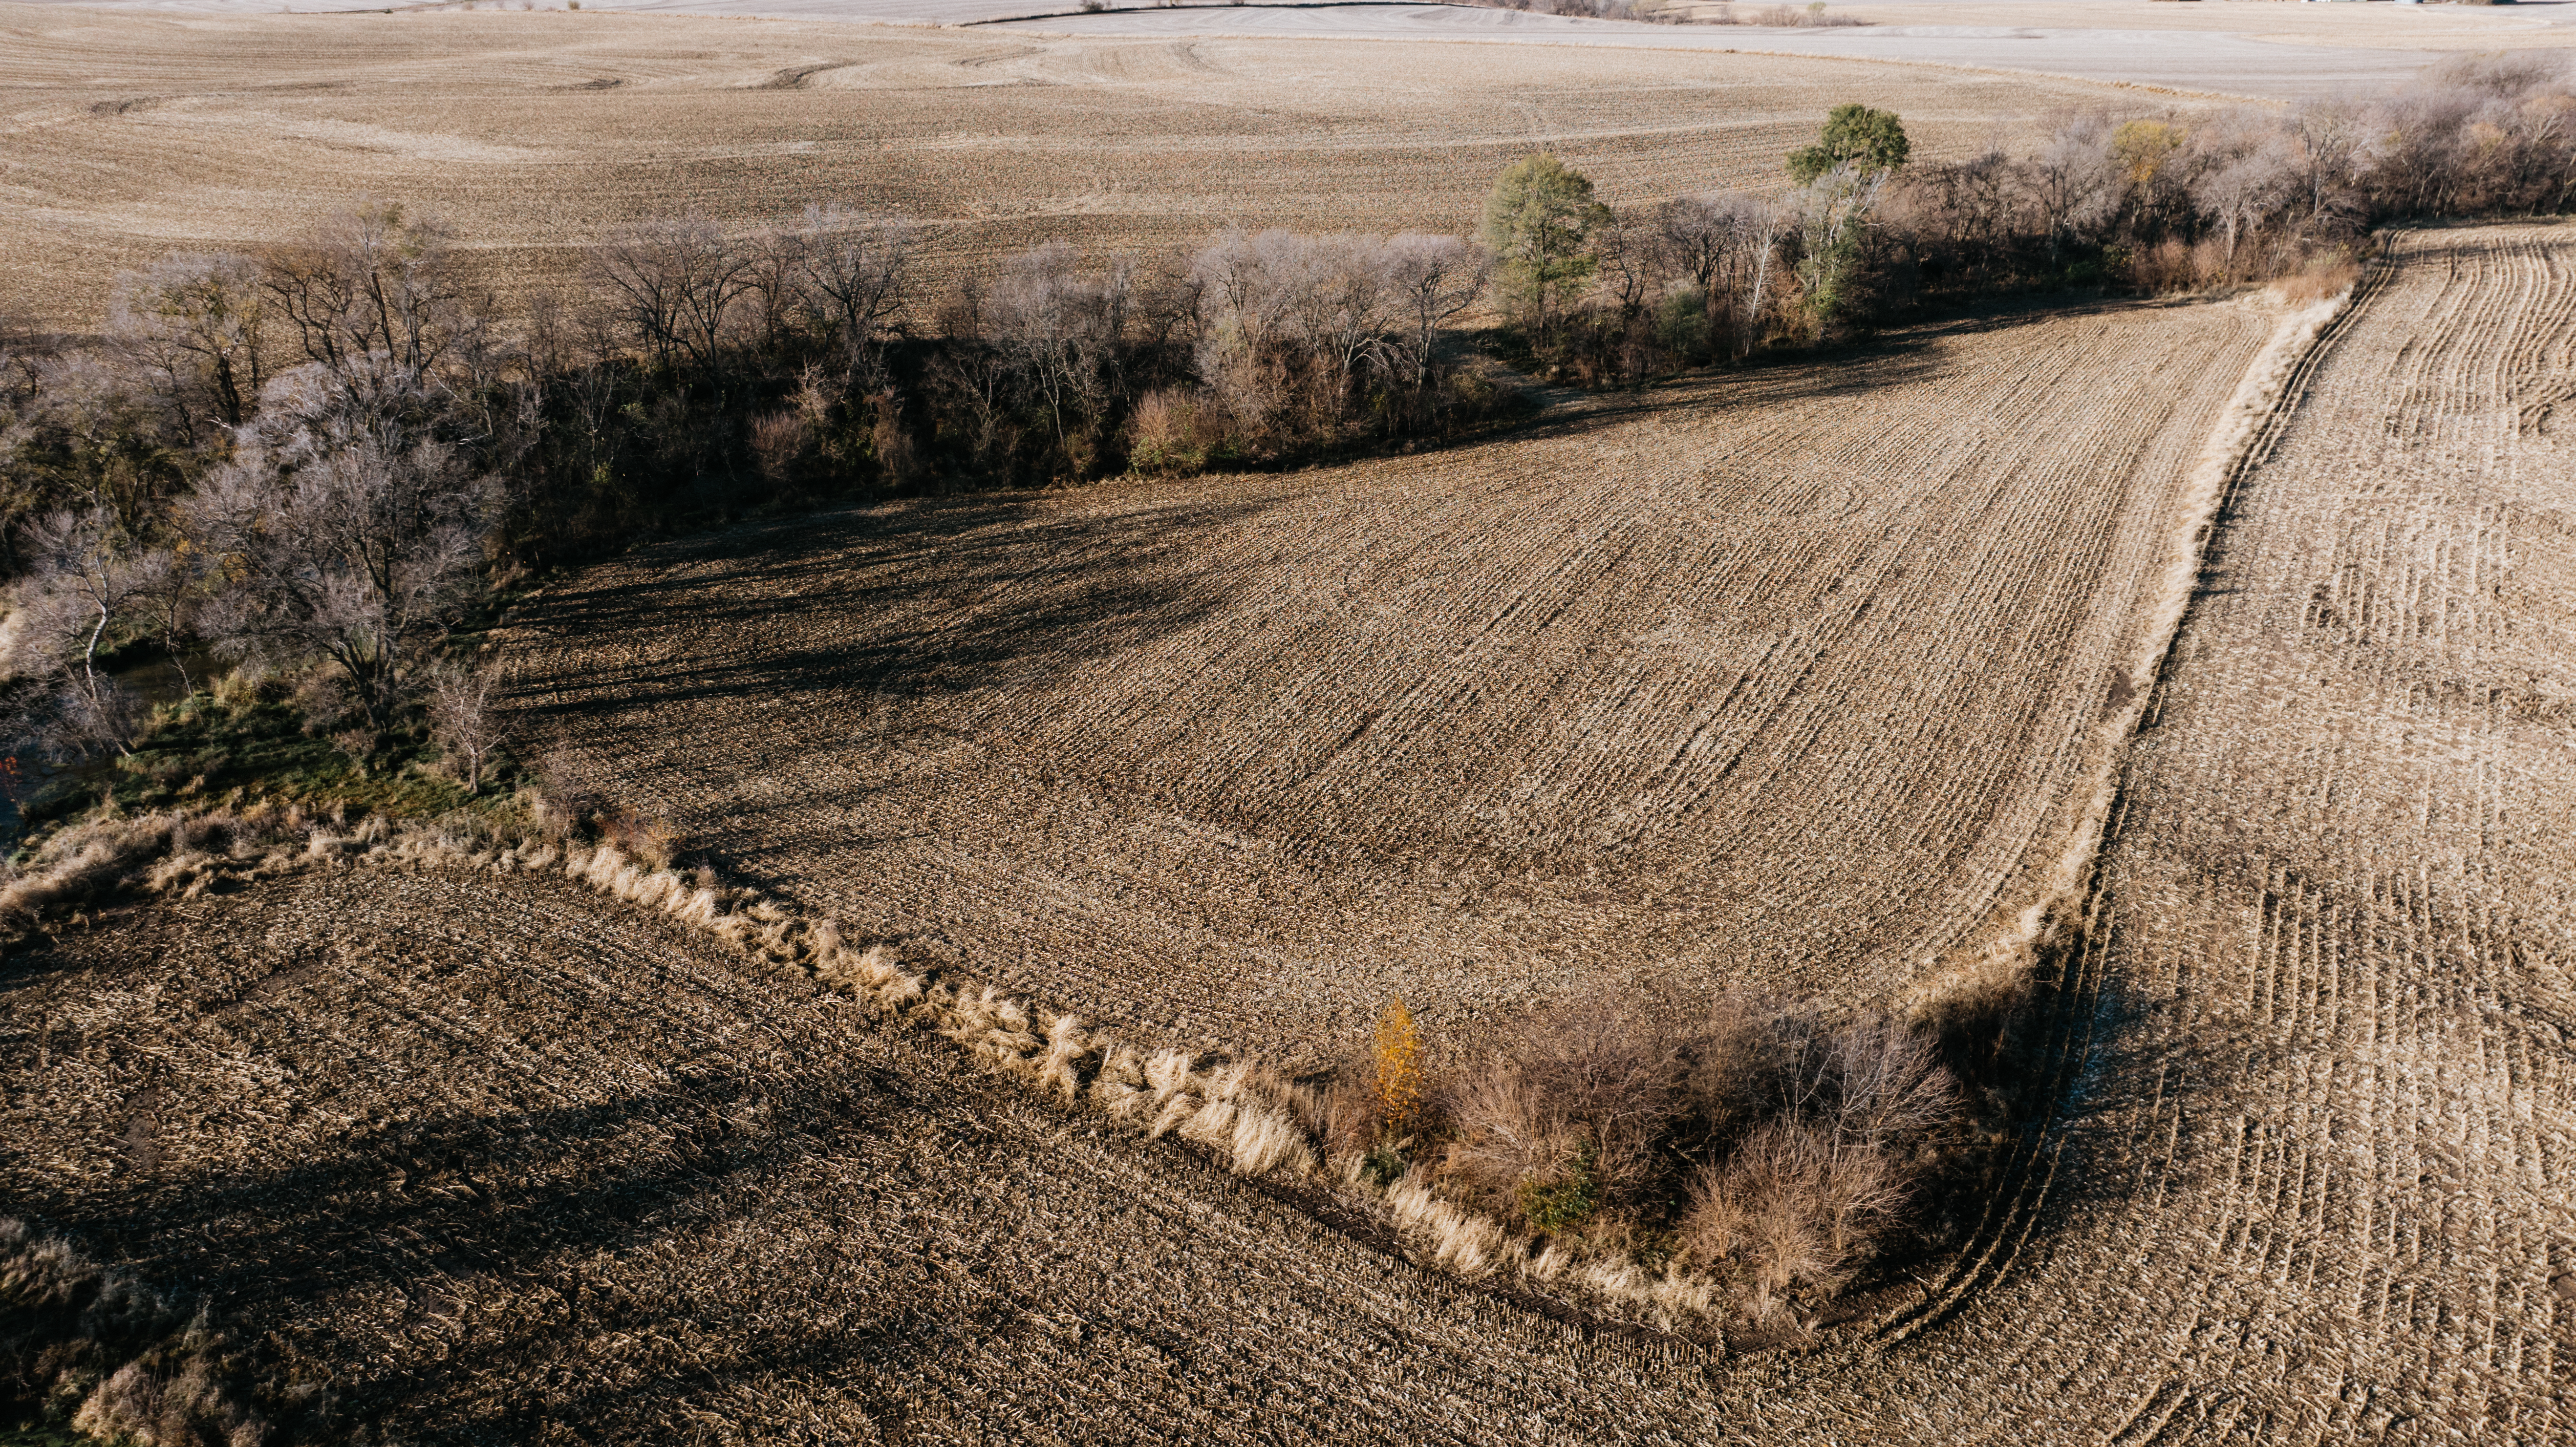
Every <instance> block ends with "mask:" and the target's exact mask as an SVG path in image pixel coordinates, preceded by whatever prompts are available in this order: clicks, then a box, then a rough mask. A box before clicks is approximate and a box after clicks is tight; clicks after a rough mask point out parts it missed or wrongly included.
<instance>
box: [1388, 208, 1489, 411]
mask: <svg viewBox="0 0 2576 1447" xmlns="http://www.w3.org/2000/svg"><path fill="white" fill-rule="evenodd" d="M1386 266H1387V286H1388V288H1389V289H1390V290H1391V291H1393V292H1394V293H1395V295H1396V297H1397V298H1398V300H1399V305H1400V307H1401V310H1402V312H1403V315H1404V318H1405V321H1406V323H1407V328H1408V330H1409V332H1410V333H1411V335H1410V337H1409V338H1408V341H1407V347H1406V350H1407V351H1408V352H1409V353H1410V357H1409V360H1410V361H1411V362H1412V363H1413V387H1414V390H1415V391H1420V390H1422V389H1423V388H1425V387H1428V386H1430V385H1431V344H1432V338H1433V336H1434V334H1435V333H1437V332H1438V330H1439V328H1440V324H1441V323H1443V322H1445V321H1447V320H1449V319H1450V318H1451V317H1454V316H1456V315H1457V314H1458V313H1460V312H1462V311H1465V310H1466V309H1467V308H1468V307H1470V306H1473V305H1475V302H1476V298H1477V297H1479V296H1482V295H1483V294H1484V291H1485V277H1486V275H1487V274H1488V273H1489V272H1490V271H1491V270H1492V261H1491V259H1490V258H1488V257H1487V256H1486V255H1485V253H1484V250H1483V248H1481V247H1478V246H1476V245H1474V244H1473V243H1471V242H1469V241H1467V240H1465V239H1464V238H1462V237H1456V236H1425V235H1422V234H1421V233H1419V232H1406V233H1404V234H1402V235H1399V236H1395V237H1391V238H1389V239H1388V241H1387V243H1386Z"/></svg>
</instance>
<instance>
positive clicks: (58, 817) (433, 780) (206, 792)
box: [25, 688, 518, 835]
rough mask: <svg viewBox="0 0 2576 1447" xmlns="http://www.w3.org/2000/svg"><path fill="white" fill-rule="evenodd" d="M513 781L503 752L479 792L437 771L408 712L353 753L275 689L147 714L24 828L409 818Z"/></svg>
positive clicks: (490, 800) (40, 802)
mask: <svg viewBox="0 0 2576 1447" xmlns="http://www.w3.org/2000/svg"><path fill="white" fill-rule="evenodd" d="M517 782H518V779H517V771H516V770H515V768H514V767H513V766H512V765H511V764H510V762H509V761H507V760H506V759H500V760H495V761H494V763H493V765H492V766H488V767H486V769H485V770H484V785H483V794H482V797H481V798H480V799H477V798H476V797H475V796H473V795H471V794H469V793H467V792H466V789H465V786H464V785H463V784H462V783H460V782H458V781H457V780H456V779H454V778H453V777H451V776H450V775H449V774H448V773H447V772H446V771H445V770H444V769H442V768H441V767H439V751H438V748H437V746H436V745H434V744H432V743H431V742H430V741H429V731H428V728H427V727H426V725H425V724H424V723H422V722H421V721H420V720H418V719H413V720H408V721H406V722H405V724H404V725H403V726H402V727H400V728H397V729H395V730H393V731H391V732H388V733H386V734H384V735H382V736H380V737H379V738H378V739H377V740H376V743H375V747H374V748H372V749H371V750H369V751H368V752H367V753H366V755H365V757H364V758H363V759H362V758H360V757H358V756H356V755H353V754H352V753H350V752H349V751H348V750H347V749H344V748H343V747H342V746H341V745H340V744H339V743H337V742H334V740H333V739H332V738H331V737H329V736H327V735H321V734H315V733H309V732H307V731H306V728H305V724H304V720H303V718H302V716H301V715H300V713H299V712H298V711H297V709H296V708H295V707H294V706H293V704H291V703H290V702H288V701H287V700H286V699H285V698H284V697H282V696H281V695H280V691H278V690H276V689H274V688H267V689H260V690H231V689H228V690H226V696H224V697H217V696H215V695H209V694H206V693H199V694H195V695H193V696H191V697H189V698H187V699H184V700H182V701H180V702H178V703H175V704H166V705H163V706H161V707H159V708H156V709H154V710H153V713H152V721H151V723H150V725H149V726H148V727H147V728H146V729H145V730H144V733H143V736H142V737H141V738H140V739H139V740H137V741H136V743H135V745H134V749H133V751H132V752H131V753H129V754H126V755H125V756H123V757H121V758H118V759H116V760H114V761H113V762H112V763H110V764H108V765H105V766H101V767H94V768H90V769H84V770H81V771H79V772H77V773H72V774H67V775H65V776H63V777H62V778H60V779H57V780H55V781H54V782H53V783H51V784H48V785H47V786H46V787H45V788H44V789H43V790H42V791H40V792H39V793H38V794H37V796H36V797H35V798H33V799H31V800H29V801H28V802H27V805H26V810H25V819H26V823H27V828H28V831H29V833H30V834H31V835H33V834H35V833H39V832H43V831H45V830H46V829H48V828H49V827H50V826H54V825H58V824H61V823H64V822H67V821H69V820H71V819H73V818H76V817H79V816H80V815H82V814H85V813H87V812H89V811H91V810H93V809H100V808H107V809H113V810H116V811H119V812H124V813H145V812H152V811H158V810H168V809H203V808H213V807H218V806H220V807H226V808H240V807H247V806H251V805H257V804H262V803H277V804H300V805H303V806H304V807H305V808H307V809H323V810H328V809H333V808H339V809H344V810H345V811H346V812H347V813H348V814H349V815H350V816H351V817H358V818H363V817H366V816H369V815H375V814H384V815H388V816H391V817H395V818H420V817H427V816H433V815H441V814H449V813H453V812H455V811H457V810H462V809H472V808H477V807H493V806H497V805H498V804H499V802H500V801H502V800H506V799H507V798H508V797H509V795H510V793H511V791H512V789H513V788H514V787H515V786H516V784H517Z"/></svg>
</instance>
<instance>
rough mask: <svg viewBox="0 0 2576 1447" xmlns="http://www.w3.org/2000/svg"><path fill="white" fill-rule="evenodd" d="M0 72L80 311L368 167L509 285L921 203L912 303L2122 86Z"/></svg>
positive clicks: (676, 47) (1763, 177) (29, 172)
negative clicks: (590, 250)
mask: <svg viewBox="0 0 2576 1447" xmlns="http://www.w3.org/2000/svg"><path fill="white" fill-rule="evenodd" d="M0 97H5V99H6V105H5V110H6V115H5V118H0V156H5V161H4V162H0V234H5V235H7V236H8V237H9V238H10V241H11V251H10V255H11V260H12V263H13V264H12V266H11V267H10V268H9V269H8V270H7V271H6V273H5V274H0V313H18V314H22V315H24V316H25V317H27V318H29V319H32V320H35V321H38V322H41V323H46V324H50V325H54V326H60V327H67V328H72V329H78V330H87V329H90V328H94V327H96V326H98V325H99V324H100V322H101V321H102V320H103V319H104V318H105V316H106V311H107V302H108V292H109V288H110V284H111V282H112V281H113V278H114V275H115V273H116V271H117V270H118V269H119V268H125V267H134V266H139V265H141V264H144V263H146V262H148V261H151V260H154V259H156V258H158V257H160V256H162V255H164V254H166V253H168V252H171V251H180V250H205V249H212V248H222V247H234V246H243V245H249V244H254V243H259V242H265V241H276V240H281V239H285V238H288V237H292V236H297V235H300V234H302V233H303V232H305V231H306V230H308V229H309V228H310V227H311V226H312V225H313V224H314V223H315V222H316V221H317V220H318V219H319V218H321V217H323V216H325V215H327V214H330V213H332V212H334V211H337V210H339V209H341V208H343V207H345V206H347V205H348V204H349V203H350V201H351V200H352V199H353V198H355V197H356V196H358V195H360V194H362V193H372V194H374V195H377V196H382V197H388V198H392V199H396V200H400V201H403V202H406V203H409V204H412V205H415V206H419V207H426V208H429V209H430V210H432V211H435V212H438V213H441V214H443V215H445V216H446V217H447V218H448V220H449V221H450V222H451V223H453V225H454V226H455V228H456V231H457V233H458V235H459V236H460V238H461V239H462V240H463V241H464V243H465V244H467V245H469V246H471V247H474V248H476V249H477V250H479V251H481V252H482V253H483V254H484V255H485V256H486V257H488V259H489V262H490V265H491V271H492V275H493V277H494V281H495V284H496V285H499V286H502V287H504V288H511V287H521V286H526V285H529V284H532V283H537V282H543V281H546V280H549V279H561V278H564V277H566V276H568V275H569V274H570V273H571V271H572V270H573V269H574V268H575V266H576V265H577V264H578V260H579V253H578V251H577V250H576V248H578V247H580V246H584V245H587V244H590V243H593V242H596V241H598V240H600V239H602V238H603V237H605V236H606V235H608V234H609V233H610V232H612V231H613V230H614V229H615V228H616V227H618V226H619V225H622V224H624V223H627V222H630V221H634V220H636V219H639V218H642V217H646V216H667V215H672V214H675V213H679V212H684V211H687V210H689V209H691V208H697V209H702V210H704V211H706V212H707V213H709V214H711V215H714V216H716V217H718V218H721V219H723V220H725V221H727V222H731V223H740V224H752V223H758V222H766V221H771V220H776V219H778V218H779V217H780V216H781V215H782V214H783V213H787V212H790V211H793V210H794V209H796V208H798V207H801V206H802V205H804V204H806V203H807V202H811V201H818V200H838V201H842V202H846V203H849V204H851V205H855V206H860V207H868V208H891V209H896V210H902V211H906V212H909V213H911V214H913V215H915V216H917V217H920V218H922V219H923V220H924V221H925V222H927V223H929V234H928V236H927V238H926V240H927V244H928V248H929V253H930V255H929V266H928V274H927V275H926V277H925V281H926V282H927V283H928V292H929V294H928V295H926V296H925V301H926V302H927V301H935V299H936V293H937V292H938V291H940V290H941V289H943V288H945V287H946V286H947V285H948V283H949V282H950V281H952V280H953V279H954V278H955V276H957V275H958V274H959V273H960V272H961V271H962V270H963V269H966V268H970V267H976V266H981V265H983V264H985V263H988V262H990V261H991V260H993V259H994V258H995V257H997V256H999V255H1001V254H1003V253H1006V252H1008V251H1012V250H1016V249H1019V248H1023V247H1027V246H1030V245H1034V244H1037V243H1039V242H1044V241H1050V240H1057V239H1062V240H1067V241H1071V242H1073V243H1075V244H1077V245H1081V246H1086V247H1139V248H1152V247H1162V246H1196V245H1198V244H1200V243H1201V242H1203V241H1204V240H1205V239H1206V238H1207V236H1209V235H1210V234H1211V233H1213V232H1215V231H1218V230H1221V229H1222V228H1223V227H1224V226H1225V225H1226V224H1228V223H1229V222H1235V221H1240V222H1242V223H1244V224H1246V225H1248V226H1254V227H1260V226H1270V225H1283V226H1294V227H1300V228H1304V229H1308V230H1320V231H1332V230H1349V229H1361V230H1377V231H1387V230H1400V229H1404V228H1407V227H1414V228H1428V229H1434V230H1441V231H1460V230H1466V229H1469V228H1472V227H1473V226H1474V224H1475V222H1476V220H1477V218H1478V217H1479V216H1480V215H1481V214H1482V213H1481V210H1480V208H1481V206H1482V203H1483V197H1484V192H1485V189H1486V188H1487V187H1488V186H1489V185H1490V184H1491V183H1492V180H1493V177H1494V175H1495V173H1496V172H1498V171H1500V170H1501V169H1502V168H1503V167H1504V166H1505V165H1507V164H1509V163H1510V162H1511V161H1512V160H1514V159H1516V158H1517V157H1519V156H1520V155H1521V154H1523V153H1525V152H1527V151H1529V150H1531V149H1533V148H1535V147H1538V146H1541V145H1550V144H1552V145H1554V146H1556V147H1557V148H1558V149H1559V150H1560V151H1561V152H1562V153H1563V154H1564V155H1565V156H1566V157H1567V159H1568V160H1569V161H1571V162H1573V163H1575V164H1577V165H1579V166H1581V167H1582V168H1584V169H1585V170H1586V171H1588V172H1589V173H1590V174H1591V175H1592V176H1593V177H1594V178H1595V179H1596V180H1597V181H1599V182H1600V184H1601V187H1602V194H1603V196H1604V198H1605V199H1607V200H1610V201H1613V202H1617V203H1622V204H1625V203H1630V202H1637V201H1646V200H1651V199H1656V198H1660V197H1664V196H1669V195H1673V194H1676V193H1678V192H1683V191H1691V190H1700V189H1705V188H1708V187H1713V186H1780V187H1785V185H1786V183H1787V177H1786V174H1785V172H1784V171H1783V170H1782V169H1781V157H1782V156H1783V155H1784V154H1786V153H1787V152H1788V151H1789V150H1790V149H1791V148H1792V147H1795V146H1798V145H1802V144H1805V143H1806V142H1808V141H1810V140H1812V139H1813V138H1814V135H1815V130H1816V127H1817V125H1818V124H1819V123H1820V121H1821V118H1822V117H1823V115H1824V114H1825V112H1826V111H1827V110H1828V109H1830V108H1831V107H1832V106H1834V105H1835V104H1837V103H1839V102H1843V101H1849V100H1865V101H1867V102H1869V103H1871V104H1873V105H1879V106H1888V107H1893V108H1894V109H1896V110H1898V111H1900V112H1902V113H1903V115H1904V116H1905V120H1906V125H1907V127H1908V130H1909V132H1910V133H1911V134H1912V136H1913V138H1914V145H1915V153H1916V154H1917V155H1918V156H1928V157H1932V158H1936V159H1939V158H1959V157H1964V156H1966V155H1968V154H1971V153H1972V152H1973V151H1975V150H1977V149H1978V148H1981V147H1982V146H1983V145H1984V144H1985V143H1986V142H1987V140H1988V139H1989V138H1990V137H1991V136H1993V135H1994V134H1995V131H1996V127H1997V126H1998V125H1999V124H2000V125H2002V126H2003V127H2004V129H2005V133H2006V134H2007V136H2010V135H2012V134H2014V130H2015V127H2017V126H2020V125H2022V124H2024V123H2027V122H2031V121H2034V120H2036V119H2038V118H2040V117H2043V116H2045V115H2047V114H2048V113H2050V112H2052V111H2058V110H2065V109H2073V108H2081V107H2086V106H2093V105H2098V104H2105V103H2108V104H2112V105H2117V106H2128V107H2136V106H2139V105H2142V104H2148V103H2150V102H2151V98H2145V97H2140V96H2137V95H2133V94H2127V93H2123V92H2117V91H2110V90H2106V89H2103V88H2101V87H2095V86H2086V85H2081V84H2076V83H2071V82H2054V81H2043V80H2031V79H2027V78H2017V77H2001V76H1982V77H1962V76H1959V75H1957V74H1954V73H1951V72H1945V71H1937V70H1923V71H1916V70H1907V69H1901V68H1890V67H1886V66H1880V65H1868V64H1851V63H1846V62H1840V61H1810V60H1795V59H1781V58H1775V57H1761V56H1730V55H1713V54H1691V55H1680V54H1675V55H1664V54H1649V53H1645V52H1636V51H1612V52H1595V51H1591V50H1570V51H1549V50H1534V49H1527V48H1520V47H1476V48H1473V49H1463V50H1462V49H1457V48H1453V47H1441V48H1437V49H1423V48H1420V47H1413V46H1391V45H1386V44H1381V43H1332V42H1304V41H1300V42H1288V41H1274V40H1250V41H1211V42H1193V41H1174V40H1161V41H1157V40H1126V41H1121V40H1107V41H1070V40H1053V39H1044V38H1030V37H1024V36H1015V35H1000V34H995V33H992V32H990V31H962V32H951V31H933V30H922V29H893V28H882V27H873V26H851V25H839V24H829V23H819V24H789V23H770V22H761V23H755V22H750V21H726V20H712V19H696V18H683V17H651V16H620V15H605V14H591V13H588V12H584V13H582V14H578V15H575V14H565V13H561V12H556V13H551V14H548V13H537V14H516V13H513V14H497V13H492V12H488V11H486V12H478V13H475V14H443V15H374V14H369V15H337V16H308V15H263V16H256V17H232V18H221V19H185V18H165V17H146V16H141V15H136V14H133V13H130V12H128V13H115V14H103V13H92V12H86V11H79V10H71V9H64V8H57V7H50V6H19V5H0ZM2152 103H2154V104H2159V105H2160V104H2162V102H2161V101H2152ZM922 320H925V321H926V320H927V309H926V307H925V309H924V314H923V317H922Z"/></svg>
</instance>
